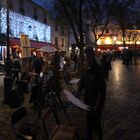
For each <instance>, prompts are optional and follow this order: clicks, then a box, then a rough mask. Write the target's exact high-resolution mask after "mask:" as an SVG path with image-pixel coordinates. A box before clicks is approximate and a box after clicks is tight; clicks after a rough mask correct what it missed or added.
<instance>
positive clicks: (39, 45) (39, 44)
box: [10, 38, 53, 49]
mask: <svg viewBox="0 0 140 140" xmlns="http://www.w3.org/2000/svg"><path fill="white" fill-rule="evenodd" d="M47 44H49V45H52V44H50V43H46V42H38V41H34V40H30V45H31V48H36V49H39V48H42V47H44V46H46V45H47ZM10 45H11V46H14V45H17V46H21V43H20V39H19V38H10ZM52 46H53V45H52Z"/></svg>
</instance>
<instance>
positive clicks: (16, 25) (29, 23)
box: [0, 8, 51, 42]
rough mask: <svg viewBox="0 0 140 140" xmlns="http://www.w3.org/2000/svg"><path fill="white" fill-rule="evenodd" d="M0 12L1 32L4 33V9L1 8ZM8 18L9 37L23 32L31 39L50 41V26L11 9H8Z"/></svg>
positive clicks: (18, 36) (17, 35)
mask: <svg viewBox="0 0 140 140" xmlns="http://www.w3.org/2000/svg"><path fill="white" fill-rule="evenodd" d="M0 12H1V13H0V14H1V17H0V21H1V23H0V24H1V25H0V27H1V32H2V33H6V28H7V27H6V9H5V8H1V11H0ZM9 18H10V36H11V37H16V38H20V35H21V34H25V35H28V36H29V38H30V39H32V40H36V41H42V42H50V34H51V27H50V26H48V25H45V24H43V23H40V22H38V21H36V20H34V19H31V18H30V17H27V16H23V15H20V14H18V13H15V12H12V11H10V14H9Z"/></svg>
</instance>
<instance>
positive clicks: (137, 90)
mask: <svg viewBox="0 0 140 140" xmlns="http://www.w3.org/2000/svg"><path fill="white" fill-rule="evenodd" d="M1 78H2V77H1ZM0 81H2V80H0ZM28 97H29V95H26V98H28ZM2 101H3V82H0V102H1V105H0V140H14V139H15V138H14V137H13V134H12V131H11V126H10V116H11V113H12V112H13V111H14V109H11V108H9V107H8V106H6V105H3V104H2ZM24 104H26V106H27V108H28V111H29V112H30V117H32V118H34V114H35V112H34V111H32V109H31V108H30V105H29V103H28V99H26V100H25V103H24ZM85 113H86V112H85V111H83V110H80V109H79V108H76V107H74V106H70V107H69V108H68V114H69V117H70V119H71V121H72V124H74V125H75V126H76V128H77V132H78V134H79V135H80V137H81V139H82V137H85ZM62 118H63V117H62ZM63 121H64V120H63ZM102 121H103V128H104V140H140V61H139V63H138V64H137V65H132V66H129V67H126V66H125V65H123V64H122V61H120V60H115V61H113V62H112V70H111V72H110V77H109V81H108V82H107V97H106V104H105V109H104V113H103V120H102ZM42 132H43V131H42ZM40 139H42V140H43V138H40ZM96 139H97V138H95V140H96ZM82 140H84V139H82Z"/></svg>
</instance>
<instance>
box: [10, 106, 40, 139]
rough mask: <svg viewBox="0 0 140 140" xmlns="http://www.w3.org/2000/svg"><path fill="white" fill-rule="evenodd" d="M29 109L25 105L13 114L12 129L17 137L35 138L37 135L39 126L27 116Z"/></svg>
mask: <svg viewBox="0 0 140 140" xmlns="http://www.w3.org/2000/svg"><path fill="white" fill-rule="evenodd" d="M26 116H27V110H26V108H25V107H24V106H22V107H20V108H18V109H17V110H16V111H14V112H13V113H12V115H11V126H12V130H13V132H14V134H15V136H16V138H17V139H21V140H34V139H35V138H36V135H37V126H36V124H35V123H31V122H29V120H27V118H26Z"/></svg>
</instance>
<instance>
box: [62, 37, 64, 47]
mask: <svg viewBox="0 0 140 140" xmlns="http://www.w3.org/2000/svg"><path fill="white" fill-rule="evenodd" d="M62 46H64V39H63V38H62Z"/></svg>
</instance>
